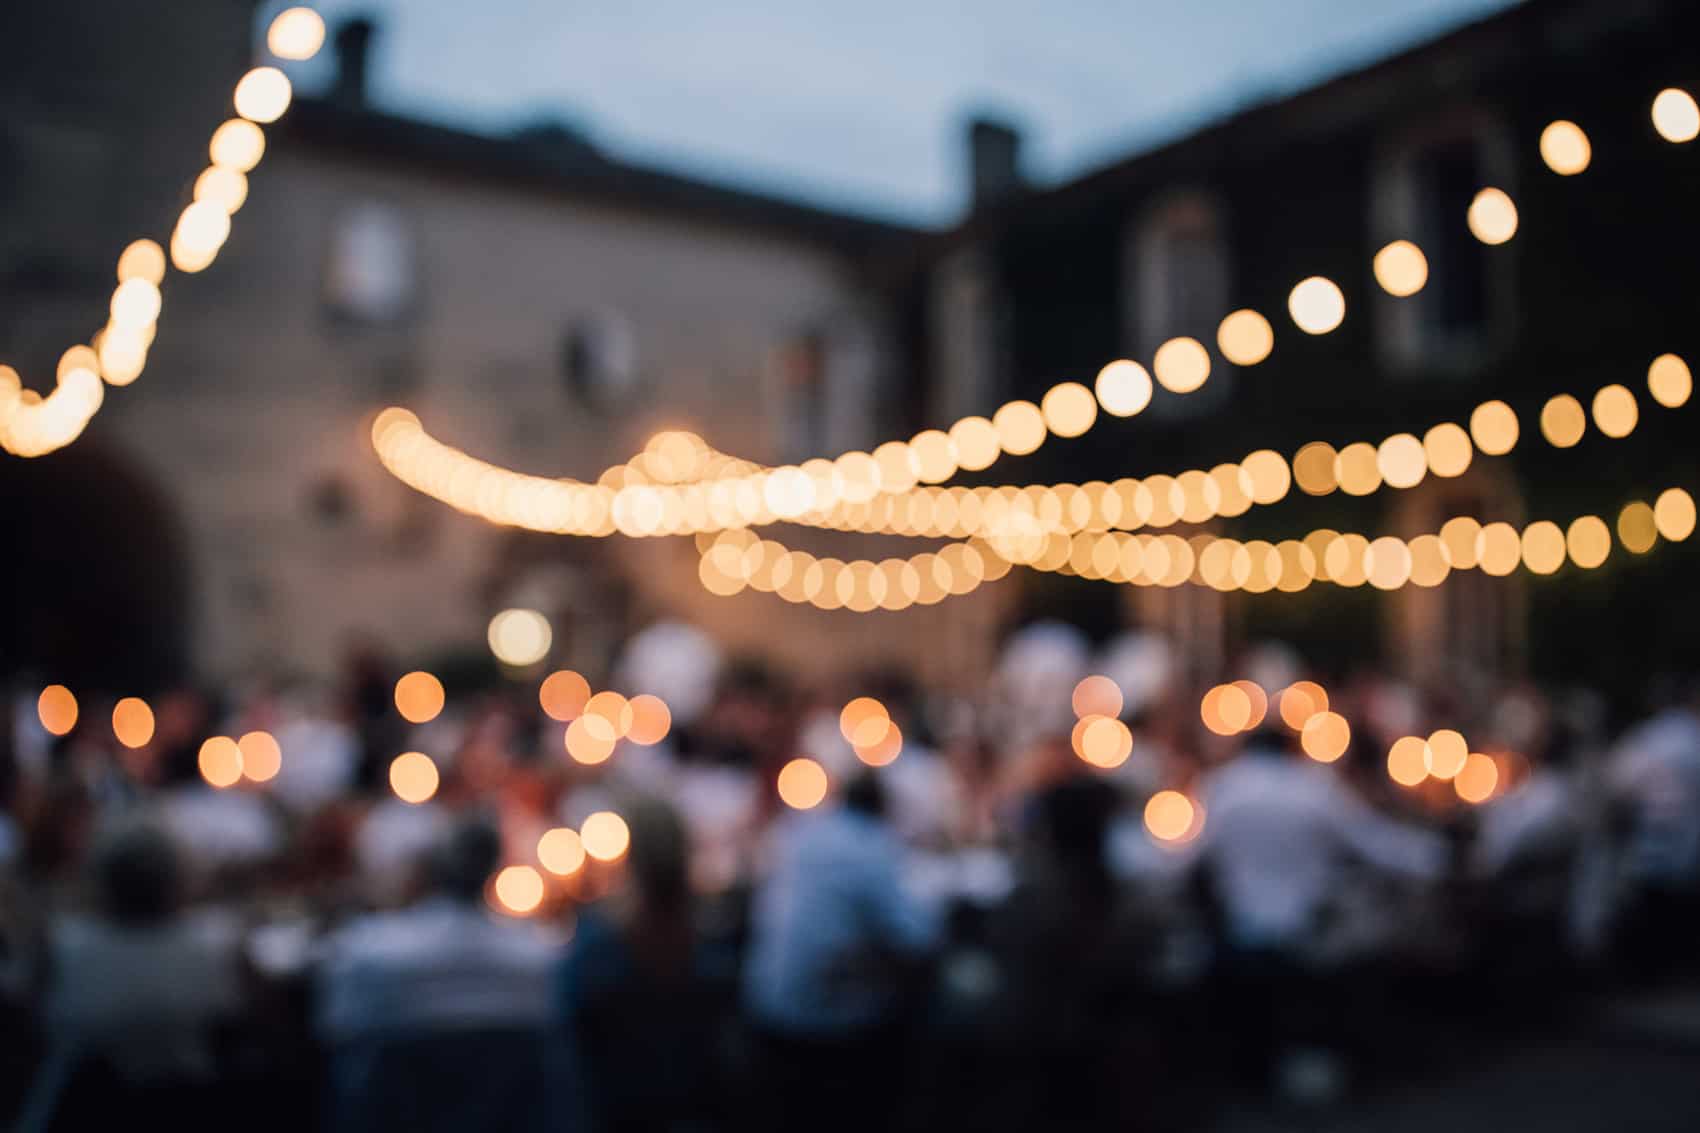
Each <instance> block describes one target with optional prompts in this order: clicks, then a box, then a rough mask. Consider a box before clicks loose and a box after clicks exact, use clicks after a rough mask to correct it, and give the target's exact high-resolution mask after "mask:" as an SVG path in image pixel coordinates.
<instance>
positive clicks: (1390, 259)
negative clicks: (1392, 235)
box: [1372, 240, 1428, 299]
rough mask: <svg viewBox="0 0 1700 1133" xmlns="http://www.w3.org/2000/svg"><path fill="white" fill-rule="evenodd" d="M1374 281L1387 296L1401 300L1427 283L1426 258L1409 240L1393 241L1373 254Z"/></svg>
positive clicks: (1413, 293)
mask: <svg viewBox="0 0 1700 1133" xmlns="http://www.w3.org/2000/svg"><path fill="white" fill-rule="evenodd" d="M1372 267H1373V268H1374V270H1375V281H1376V282H1377V283H1379V284H1381V289H1382V290H1383V291H1385V292H1387V293H1388V294H1389V295H1392V296H1396V297H1397V298H1400V299H1403V298H1406V297H1407V296H1411V295H1415V294H1416V293H1417V292H1419V291H1421V290H1422V289H1423V286H1424V285H1425V284H1427V283H1428V257H1427V256H1425V255H1423V250H1422V249H1421V248H1419V247H1417V246H1416V245H1415V244H1413V243H1411V242H1410V241H1409V240H1395V241H1393V243H1391V244H1388V245H1387V246H1386V247H1384V248H1382V249H1381V251H1379V252H1377V253H1376V254H1375V261H1374V263H1373V264H1372Z"/></svg>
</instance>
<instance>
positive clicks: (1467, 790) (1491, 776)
mask: <svg viewBox="0 0 1700 1133" xmlns="http://www.w3.org/2000/svg"><path fill="white" fill-rule="evenodd" d="M1452 789H1453V790H1454V791H1456V792H1457V794H1458V797H1459V798H1460V799H1462V800H1463V801H1465V802H1467V803H1471V804H1476V803H1485V802H1487V801H1488V800H1489V799H1491V798H1492V797H1493V793H1494V791H1496V790H1498V789H1499V765H1498V764H1497V763H1495V762H1494V761H1493V759H1492V758H1491V757H1490V756H1486V755H1483V754H1482V753H1481V752H1479V751H1473V752H1471V753H1470V755H1469V757H1468V758H1467V759H1465V761H1464V769H1463V770H1462V771H1460V772H1458V776H1457V778H1455V779H1453V780H1452Z"/></svg>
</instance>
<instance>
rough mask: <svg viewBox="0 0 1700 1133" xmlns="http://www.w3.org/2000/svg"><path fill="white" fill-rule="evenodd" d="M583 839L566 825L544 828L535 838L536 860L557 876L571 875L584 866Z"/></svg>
mask: <svg viewBox="0 0 1700 1133" xmlns="http://www.w3.org/2000/svg"><path fill="white" fill-rule="evenodd" d="M584 858H585V853H584V841H583V840H582V839H581V838H580V837H579V835H578V831H576V830H573V829H571V828H570V827H566V826H557V827H555V828H554V829H552V830H545V831H544V832H543V835H542V837H540V838H538V839H537V861H538V863H539V864H540V865H542V866H543V868H544V869H546V870H548V871H549V872H550V873H552V874H554V875H555V876H557V877H571V876H572V875H573V874H575V873H577V872H578V871H579V870H581V869H583V868H584Z"/></svg>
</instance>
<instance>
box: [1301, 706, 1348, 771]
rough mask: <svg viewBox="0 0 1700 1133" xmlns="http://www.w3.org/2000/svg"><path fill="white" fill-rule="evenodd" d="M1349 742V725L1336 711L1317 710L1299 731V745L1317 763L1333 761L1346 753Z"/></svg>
mask: <svg viewBox="0 0 1700 1133" xmlns="http://www.w3.org/2000/svg"><path fill="white" fill-rule="evenodd" d="M1351 743H1352V728H1351V725H1350V724H1348V723H1346V718H1345V717H1344V716H1342V715H1340V714H1339V713H1338V712H1329V711H1322V712H1318V713H1316V714H1314V715H1313V716H1311V718H1310V719H1308V720H1306V721H1305V724H1304V727H1303V728H1302V729H1300V731H1299V746H1300V747H1302V748H1303V749H1304V753H1305V754H1306V755H1308V756H1310V757H1311V758H1312V759H1314V760H1316V761H1317V762H1318V763H1333V762H1334V761H1335V760H1337V759H1339V758H1340V757H1341V756H1342V755H1345V754H1346V749H1347V748H1348V747H1350V746H1351Z"/></svg>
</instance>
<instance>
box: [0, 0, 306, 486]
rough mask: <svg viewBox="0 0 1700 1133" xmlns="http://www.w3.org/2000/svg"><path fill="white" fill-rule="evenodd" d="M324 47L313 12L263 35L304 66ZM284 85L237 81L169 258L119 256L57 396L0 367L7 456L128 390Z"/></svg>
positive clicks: (48, 445) (217, 227)
mask: <svg viewBox="0 0 1700 1133" xmlns="http://www.w3.org/2000/svg"><path fill="white" fill-rule="evenodd" d="M324 40H325V25H324V21H323V20H322V19H321V18H320V17H319V14H318V13H317V12H314V11H313V10H312V9H310V8H304V7H296V8H290V9H288V10H286V11H284V12H281V13H279V15H278V16H277V18H276V19H274V20H273V21H272V22H271V25H270V26H269V28H268V29H267V32H266V46H267V49H268V50H269V51H270V53H271V54H272V55H273V56H275V57H276V58H277V59H279V60H303V59H310V58H312V57H313V56H314V55H315V54H317V53H318V50H319V48H320V46H322V45H323V43H324ZM293 94H294V91H293V88H292V86H291V84H290V81H289V77H288V76H287V75H285V74H284V73H283V72H282V71H281V70H279V69H278V68H276V67H273V66H269V65H262V66H257V67H254V68H253V69H251V70H250V71H248V72H247V73H246V74H244V75H243V76H242V78H241V79H240V80H239V81H238V82H237V84H236V88H235V91H234V93H233V95H232V103H233V105H234V107H235V110H236V115H237V116H236V117H234V118H231V119H229V120H228V121H226V122H224V123H223V124H222V125H220V126H219V127H218V129H217V130H215V131H213V135H212V140H211V141H210V143H209V144H208V147H207V153H208V158H209V164H208V166H207V168H206V169H204V170H202V171H201V173H200V175H199V176H197V177H196V178H195V182H194V188H193V190H192V194H191V199H190V201H189V203H188V204H187V205H185V206H184V208H183V211H182V213H181V214H180V215H179V216H178V218H177V224H176V226H175V227H174V228H173V230H172V233H171V239H170V241H169V247H170V258H169V261H168V259H167V255H166V251H165V249H162V248H161V247H160V246H159V244H158V243H156V242H155V241H153V240H151V239H147V238H142V239H139V240H135V241H133V242H131V243H130V244H129V245H128V246H127V247H126V248H125V249H124V251H123V252H122V253H121V254H120V255H119V257H118V270H117V275H118V286H117V287H116V288H114V289H113V292H112V301H111V304H110V307H109V311H108V317H107V321H106V324H105V325H104V326H102V327H101V328H100V329H99V330H98V331H96V332H95V334H94V337H93V338H92V339H91V340H90V341H89V344H88V345H82V344H78V345H75V346H72V347H70V348H69V349H67V350H66V351H65V352H64V354H62V355H61V356H60V358H59V365H58V368H57V373H56V382H55V385H54V387H53V389H52V390H51V391H50V392H49V393H48V394H47V395H46V396H42V395H41V394H40V393H38V392H36V391H35V390H33V389H29V388H26V387H25V386H24V385H23V382H22V380H21V379H20V378H19V376H18V372H17V371H16V370H15V369H13V368H12V367H10V366H6V365H0V448H3V449H5V451H6V452H8V453H11V454H12V455H13V456H22V457H36V456H44V455H46V454H47V453H50V452H54V451H56V450H58V449H61V448H64V447H65V446H66V445H68V444H70V443H71V442H72V441H74V440H76V439H77V438H78V437H79V436H81V435H82V432H83V430H84V429H85V428H87V427H88V423H89V422H90V421H91V420H93V418H94V415H95V414H96V413H98V412H99V411H100V407H101V404H102V403H103V402H104V401H105V397H106V387H107V386H127V385H130V384H131V383H133V382H134V381H135V380H136V379H137V378H139V377H141V376H142V371H143V370H144V369H145V368H146V366H147V361H148V350H149V349H150V348H151V347H152V345H153V341H154V336H155V334H156V333H157V330H158V323H159V316H160V311H161V308H162V306H163V303H164V296H163V294H162V292H161V286H162V284H163V283H164V281H165V276H166V270H167V268H168V267H170V268H175V269H176V270H177V271H179V272H181V273H183V274H185V275H192V274H194V273H196V272H200V271H204V270H205V269H206V268H208V267H210V266H211V265H212V263H213V261H214V260H215V259H216V258H217V257H218V253H219V250H220V249H221V248H223V247H224V242H225V241H226V240H227V239H229V237H230V221H231V218H232V217H233V216H235V215H236V212H237V210H238V209H240V208H241V207H242V205H243V202H245V201H246V200H247V199H248V175H249V174H250V173H251V172H253V169H254V167H255V166H256V165H258V164H259V162H260V158H261V156H262V155H264V153H265V149H266V135H265V131H264V130H263V129H261V127H262V126H265V125H269V124H271V123H273V122H276V121H277V120H278V119H279V118H281V117H282V116H283V114H284V112H285V111H286V110H288V109H289V104H290V100H291V98H292V97H293Z"/></svg>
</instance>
